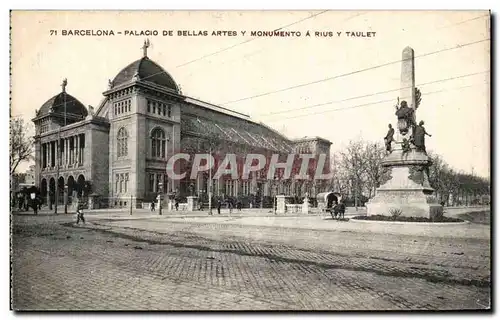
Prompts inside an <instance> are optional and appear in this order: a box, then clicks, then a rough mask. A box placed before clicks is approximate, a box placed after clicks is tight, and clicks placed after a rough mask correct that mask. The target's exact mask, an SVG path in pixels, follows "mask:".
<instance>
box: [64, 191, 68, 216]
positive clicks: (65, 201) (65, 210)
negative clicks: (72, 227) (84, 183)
mask: <svg viewBox="0 0 500 320" xmlns="http://www.w3.org/2000/svg"><path fill="white" fill-rule="evenodd" d="M67 213H68V184H65V185H64V214H67Z"/></svg>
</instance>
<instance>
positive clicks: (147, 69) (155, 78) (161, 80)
mask: <svg viewBox="0 0 500 320" xmlns="http://www.w3.org/2000/svg"><path fill="white" fill-rule="evenodd" d="M136 74H138V75H139V80H144V81H147V82H152V83H154V84H157V85H160V86H162V87H166V88H169V89H172V90H174V91H175V92H179V88H178V87H177V84H176V83H175V81H174V79H173V78H172V77H171V76H170V75H169V74H168V72H166V71H165V70H164V69H163V68H162V67H161V66H160V65H158V64H157V63H156V62H154V61H152V60H150V59H149V58H148V57H147V56H145V57H142V58H141V59H139V60H137V61H134V62H132V63H131V64H129V65H128V66H126V67H125V68H123V70H122V71H120V72H119V73H118V75H117V76H116V77H115V79H114V80H113V85H114V86H119V85H120V84H122V83H126V82H129V81H131V80H133V78H134V75H136Z"/></svg>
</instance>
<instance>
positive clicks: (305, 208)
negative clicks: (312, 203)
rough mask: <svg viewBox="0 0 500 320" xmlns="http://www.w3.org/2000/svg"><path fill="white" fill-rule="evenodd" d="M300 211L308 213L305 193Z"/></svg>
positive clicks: (307, 199)
mask: <svg viewBox="0 0 500 320" xmlns="http://www.w3.org/2000/svg"><path fill="white" fill-rule="evenodd" d="M302 213H305V214H307V213H309V197H308V196H307V195H306V196H305V198H304V202H303V203H302Z"/></svg>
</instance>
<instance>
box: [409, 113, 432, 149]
mask: <svg viewBox="0 0 500 320" xmlns="http://www.w3.org/2000/svg"><path fill="white" fill-rule="evenodd" d="M426 135H428V136H429V137H432V135H430V134H428V133H427V131H425V128H424V122H423V121H420V122H419V123H418V126H417V127H415V132H414V134H413V144H414V145H415V147H416V148H417V150H418V151H423V152H425V153H427V151H426V150H425V136H426Z"/></svg>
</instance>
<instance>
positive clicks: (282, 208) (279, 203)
mask: <svg viewBox="0 0 500 320" xmlns="http://www.w3.org/2000/svg"><path fill="white" fill-rule="evenodd" d="M285 200H286V196H284V195H282V194H279V195H277V196H276V213H277V214H284V213H285V212H286V201H285Z"/></svg>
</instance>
